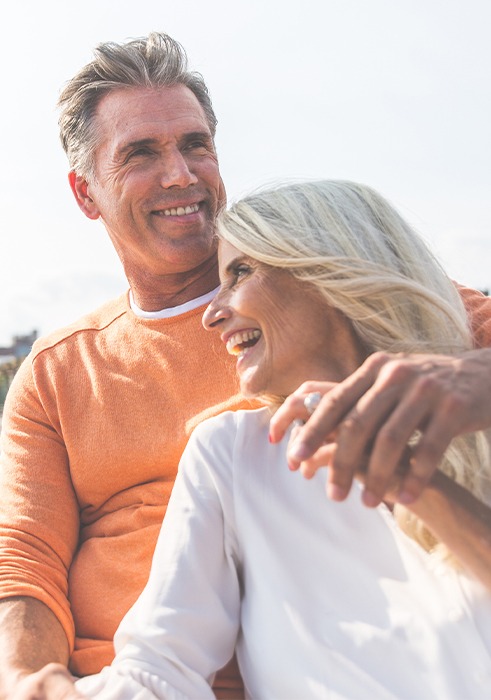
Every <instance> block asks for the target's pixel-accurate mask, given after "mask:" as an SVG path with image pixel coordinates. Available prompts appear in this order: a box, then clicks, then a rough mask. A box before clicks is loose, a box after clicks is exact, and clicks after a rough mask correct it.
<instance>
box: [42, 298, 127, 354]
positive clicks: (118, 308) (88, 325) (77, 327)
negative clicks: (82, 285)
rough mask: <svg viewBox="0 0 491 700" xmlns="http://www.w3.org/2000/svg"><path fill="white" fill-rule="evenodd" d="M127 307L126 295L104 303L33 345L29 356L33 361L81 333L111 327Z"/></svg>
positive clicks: (125, 311) (125, 312) (124, 313)
mask: <svg viewBox="0 0 491 700" xmlns="http://www.w3.org/2000/svg"><path fill="white" fill-rule="evenodd" d="M128 310H129V305H128V300H127V294H122V295H121V296H119V297H117V298H116V299H113V300H111V301H108V302H106V303H105V304H103V305H102V306H100V307H99V308H98V309H96V310H95V311H92V312H91V313H88V314H86V315H84V316H82V317H81V318H80V319H78V320H77V321H75V322H74V323H71V324H69V325H68V326H64V327H63V328H60V329H58V330H56V331H53V332H51V333H49V334H47V335H45V336H43V337H41V338H39V339H38V340H36V342H35V343H34V345H33V347H32V352H31V356H32V359H33V360H34V359H35V358H36V357H38V356H39V355H40V354H42V353H44V352H45V351H46V350H49V349H51V348H54V347H56V346H58V345H60V344H63V343H65V342H66V341H68V340H69V339H71V338H74V337H77V336H79V335H80V334H82V333H86V332H90V331H100V330H103V329H105V328H107V327H108V326H110V325H112V324H113V323H114V322H115V321H117V320H118V319H119V318H121V317H122V316H125V315H126V314H127V313H128Z"/></svg>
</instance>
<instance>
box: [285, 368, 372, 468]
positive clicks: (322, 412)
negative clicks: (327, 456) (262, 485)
mask: <svg viewBox="0 0 491 700" xmlns="http://www.w3.org/2000/svg"><path fill="white" fill-rule="evenodd" d="M360 369H361V368H360ZM372 381H373V380H372V377H370V376H368V375H367V374H366V373H364V372H361V371H360V370H357V371H356V372H355V373H354V374H352V375H351V376H349V377H348V378H347V379H345V380H344V381H343V382H341V383H340V384H336V385H335V386H334V387H333V388H332V389H331V391H329V392H328V393H326V394H325V395H324V396H323V397H322V399H321V401H320V403H319V406H318V407H317V408H316V410H315V411H314V413H313V414H312V416H310V418H308V420H307V422H306V424H305V426H304V427H303V428H302V431H301V432H300V433H299V435H298V437H297V439H296V440H295V441H294V442H293V443H292V444H291V445H290V446H289V449H288V461H289V464H290V467H291V468H292V469H294V468H298V466H299V465H300V462H303V461H304V460H306V459H309V458H310V457H311V456H312V455H313V454H314V453H315V452H316V451H317V450H318V449H319V447H321V445H322V444H323V443H324V441H325V440H326V438H327V436H329V435H331V434H332V433H333V432H334V429H335V428H336V426H337V425H338V423H339V422H340V421H341V420H342V419H343V417H344V416H345V414H346V413H347V411H349V409H350V408H352V406H353V405H355V404H356V402H357V400H358V399H359V397H360V396H363V394H364V393H365V392H366V391H367V389H368V388H369V387H370V385H371V383H372Z"/></svg>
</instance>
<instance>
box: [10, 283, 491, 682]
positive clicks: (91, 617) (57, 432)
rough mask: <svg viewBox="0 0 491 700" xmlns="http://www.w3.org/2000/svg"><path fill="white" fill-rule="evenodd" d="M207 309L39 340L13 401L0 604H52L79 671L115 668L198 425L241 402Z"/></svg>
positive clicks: (124, 309) (116, 309)
mask: <svg viewBox="0 0 491 700" xmlns="http://www.w3.org/2000/svg"><path fill="white" fill-rule="evenodd" d="M461 292H462V295H463V297H464V301H465V303H466V306H467V308H468V310H469V312H470V315H471V319H472V323H473V332H474V334H475V338H476V344H477V345H481V346H486V345H491V299H488V298H486V297H484V296H483V295H481V294H479V293H477V292H473V291H471V290H466V289H463V290H461ZM202 311H203V308H201V309H197V310H195V311H190V312H188V313H186V314H184V315H182V316H179V317H176V318H170V319H162V320H146V319H139V318H137V317H135V315H134V314H133V313H132V312H131V310H130V309H129V306H128V302H127V299H126V296H124V297H121V298H119V299H117V300H115V301H113V302H110V303H108V304H106V305H105V306H104V307H102V308H101V309H99V310H98V311H97V312H95V313H94V314H92V315H89V316H87V317H85V318H84V319H82V320H81V321H80V322H78V323H75V324H74V325H72V326H70V327H68V328H65V329H63V330H62V331H59V332H57V333H54V334H52V335H50V336H49V337H47V338H45V339H42V340H40V341H38V342H37V343H36V344H35V346H34V348H33V351H32V353H31V355H30V357H29V358H28V359H27V360H26V361H25V362H24V364H23V365H22V367H21V369H20V370H19V372H18V373H17V376H16V378H15V380H14V384H13V385H12V388H11V391H10V392H9V396H8V399H7V404H6V406H5V412H4V416H3V435H2V443H1V450H2V454H1V457H0V458H1V471H0V494H1V499H0V598H5V597H8V596H12V595H28V596H33V597H35V598H37V599H39V600H41V601H43V602H44V603H45V604H46V605H48V606H49V607H50V608H51V610H53V612H54V613H55V614H56V615H57V617H58V618H59V620H60V622H61V623H62V625H63V627H64V629H65V631H66V634H67V637H68V640H69V642H70V646H71V649H72V652H73V653H72V657H71V663H70V667H71V669H72V671H73V672H74V673H76V674H77V675H86V674H89V673H95V672H97V671H99V670H100V669H101V668H102V666H104V665H105V664H108V663H110V662H111V660H112V657H113V645H112V638H113V635H114V632H115V630H116V627H117V626H118V624H119V622H120V620H121V618H122V617H123V615H124V614H125V612H126V611H127V610H128V609H129V607H130V606H131V605H132V603H133V602H134V601H135V600H136V598H137V596H138V595H139V593H140V592H141V590H142V588H143V586H144V584H145V582H146V579H147V576H148V572H149V567H150V562H151V557H152V553H153V550H154V546H155V542H156V538H157V535H158V532H159V528H160V524H161V521H162V518H163V516H164V513H165V506H166V503H167V501H168V498H169V494H170V491H171V488H172V484H173V482H174V478H175V474H176V469H177V464H178V460H179V457H180V455H181V452H182V450H183V447H184V445H185V442H186V440H187V438H188V436H189V434H190V432H191V430H192V429H193V427H194V426H195V425H196V423H197V422H198V421H199V420H202V419H204V418H206V417H208V416H210V415H213V414H214V413H217V412H219V411H222V410H225V409H229V408H233V409H235V408H238V407H239V406H241V407H244V405H245V402H244V401H241V400H240V398H239V396H238V395H237V393H236V392H237V387H236V380H235V369H234V367H235V359H234V358H231V357H229V356H228V355H227V353H226V352H225V350H224V348H223V345H222V344H221V342H220V341H219V339H218V334H214V333H206V331H204V330H203V328H202V326H201V314H202ZM210 406H211V407H212V408H209V407H210ZM68 599H69V601H70V602H68Z"/></svg>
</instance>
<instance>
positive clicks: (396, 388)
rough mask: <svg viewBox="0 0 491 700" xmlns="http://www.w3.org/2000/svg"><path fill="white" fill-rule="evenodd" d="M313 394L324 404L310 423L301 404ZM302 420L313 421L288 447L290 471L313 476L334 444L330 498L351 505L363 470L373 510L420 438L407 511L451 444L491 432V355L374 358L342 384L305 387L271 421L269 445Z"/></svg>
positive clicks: (405, 486)
mask: <svg viewBox="0 0 491 700" xmlns="http://www.w3.org/2000/svg"><path fill="white" fill-rule="evenodd" d="M312 391H320V392H321V393H323V394H324V396H323V398H322V400H321V402H320V404H319V406H318V408H317V409H316V410H315V412H314V414H313V415H312V416H311V417H310V418H309V417H308V415H307V412H306V409H305V407H304V405H303V400H304V398H305V396H306V395H307V393H309V392H312ZM297 418H300V419H303V420H306V419H308V420H307V422H306V424H305V425H304V426H303V427H302V428H300V429H298V430H297V431H296V432H295V435H294V439H293V441H292V442H291V444H290V445H289V448H288V460H289V465H290V468H291V469H298V468H302V469H306V470H307V471H308V472H309V471H311V470H312V469H313V468H315V467H316V466H319V465H320V464H322V460H323V458H324V454H323V452H325V445H324V443H325V441H326V440H331V442H332V441H335V444H336V449H335V451H334V452H332V451H330V456H331V460H330V464H331V469H330V472H329V482H330V493H331V496H332V497H333V498H335V499H336V500H343V499H344V498H346V496H347V495H348V493H349V490H350V488H351V484H352V481H353V478H354V476H355V473H356V471H357V469H358V468H359V465H360V464H362V463H363V464H365V463H366V464H367V471H366V478H365V493H364V502H365V503H366V505H369V506H376V505H378V503H380V501H381V500H382V498H383V497H384V494H385V493H386V491H387V489H388V487H389V484H390V481H391V479H392V477H393V475H394V474H395V473H396V471H397V467H398V464H399V461H400V459H401V456H402V454H403V452H404V450H405V448H406V445H407V443H408V440H409V439H410V437H411V435H412V434H413V433H414V431H415V430H419V431H420V433H421V439H420V440H419V442H418V445H417V446H416V447H415V449H414V452H413V455H412V459H411V466H410V469H409V470H408V471H407V474H406V476H405V478H404V479H403V481H402V483H401V487H400V491H399V496H398V501H399V502H401V503H403V504H404V505H408V504H410V503H413V502H414V501H415V500H416V499H417V498H418V497H419V496H420V495H421V493H422V492H423V490H424V488H425V487H426V486H427V485H428V483H429V481H430V479H431V478H432V476H433V474H434V473H435V471H436V469H437V466H438V464H439V462H440V460H441V458H442V456H443V453H444V452H445V450H446V448H447V447H448V445H449V444H450V442H451V440H452V439H453V438H454V437H456V436H457V435H462V434H464V433H466V432H472V431H475V430H483V429H486V428H488V427H490V426H491V349H482V350H471V351H469V352H466V353H463V354H462V355H460V356H458V357H451V356H447V355H390V354H388V353H375V354H374V355H371V356H370V357H369V358H368V359H367V360H366V361H365V362H364V364H363V365H362V366H361V367H359V368H358V370H357V371H356V372H354V373H353V374H352V375H351V376H350V377H348V378H347V379H346V380H345V381H343V382H341V383H340V384H337V385H333V384H331V383H329V382H324V383H322V382H307V383H306V384H303V385H302V386H301V387H300V388H299V389H298V390H297V391H296V392H294V394H292V395H291V396H290V397H288V398H287V400H286V401H285V403H284V404H283V405H282V406H281V407H280V408H279V409H278V411H277V413H276V414H275V415H274V417H273V418H272V420H271V439H272V441H273V442H278V441H279V440H281V439H282V437H283V436H284V434H285V431H286V429H287V428H288V426H289V425H290V423H291V422H292V421H293V420H295V419H297ZM323 463H324V464H326V462H325V461H324V462H323Z"/></svg>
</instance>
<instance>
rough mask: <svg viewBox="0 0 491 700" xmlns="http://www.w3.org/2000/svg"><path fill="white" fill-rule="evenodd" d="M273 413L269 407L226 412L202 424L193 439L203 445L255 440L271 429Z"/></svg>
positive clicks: (194, 432)
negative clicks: (258, 435)
mask: <svg viewBox="0 0 491 700" xmlns="http://www.w3.org/2000/svg"><path fill="white" fill-rule="evenodd" d="M271 415H272V414H271V411H270V409H269V408H268V407H267V406H263V407H261V408H257V409H254V410H238V411H225V412H223V413H220V414H219V415H217V416H213V417H212V418H208V419H207V420H204V421H203V422H202V423H200V424H199V425H198V426H196V428H195V429H194V431H193V434H192V436H191V439H192V440H193V441H194V442H197V443H200V444H201V445H214V446H215V445H216V444H217V441H218V438H220V442H222V440H223V441H224V442H225V443H229V444H233V443H235V442H237V440H243V439H244V438H245V437H246V436H249V438H253V437H254V436H255V435H257V434H263V433H264V432H265V431H267V430H268V428H269V420H270V418H271Z"/></svg>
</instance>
